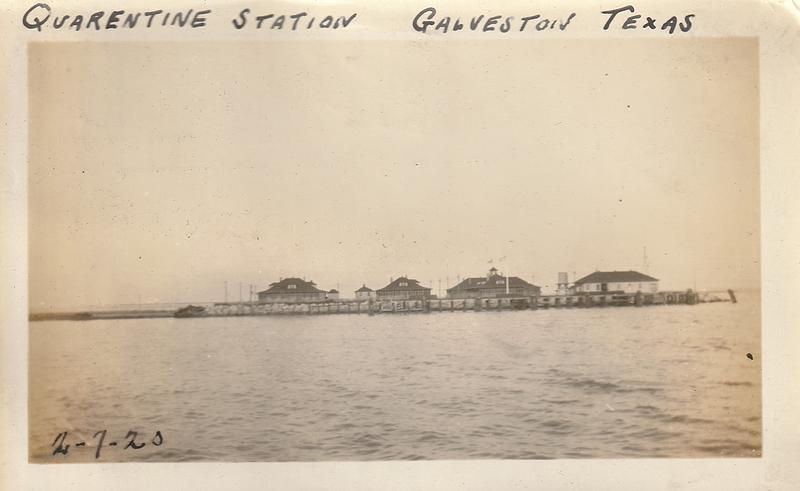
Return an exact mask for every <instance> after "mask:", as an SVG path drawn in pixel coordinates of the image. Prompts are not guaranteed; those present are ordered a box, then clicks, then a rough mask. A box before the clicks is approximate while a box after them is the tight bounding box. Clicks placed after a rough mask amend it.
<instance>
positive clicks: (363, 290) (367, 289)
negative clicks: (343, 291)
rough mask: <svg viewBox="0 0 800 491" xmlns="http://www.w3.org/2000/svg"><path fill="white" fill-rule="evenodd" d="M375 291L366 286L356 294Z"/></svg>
mask: <svg viewBox="0 0 800 491" xmlns="http://www.w3.org/2000/svg"><path fill="white" fill-rule="evenodd" d="M373 291H375V290H373V289H372V288H368V287H367V285H364V286H362V287H361V288H359V289H358V290H356V293H364V292H373Z"/></svg>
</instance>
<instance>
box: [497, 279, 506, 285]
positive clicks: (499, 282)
mask: <svg viewBox="0 0 800 491" xmlns="http://www.w3.org/2000/svg"><path fill="white" fill-rule="evenodd" d="M503 283H505V282H504V281H503V280H497V284H498V285H502V284H503Z"/></svg>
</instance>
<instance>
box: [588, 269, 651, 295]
mask: <svg viewBox="0 0 800 491" xmlns="http://www.w3.org/2000/svg"><path fill="white" fill-rule="evenodd" d="M573 289H574V291H575V292H576V293H598V292H599V293H606V292H608V293H636V292H643V293H655V292H657V291H658V279H657V278H653V277H652V276H648V275H646V274H643V273H640V272H638V271H595V272H594V273H592V274H590V275H587V276H584V277H583V278H581V279H579V280H577V281H575V283H574V284H573Z"/></svg>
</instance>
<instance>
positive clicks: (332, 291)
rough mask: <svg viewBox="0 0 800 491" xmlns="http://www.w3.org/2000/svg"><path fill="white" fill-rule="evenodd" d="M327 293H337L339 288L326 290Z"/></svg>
mask: <svg viewBox="0 0 800 491" xmlns="http://www.w3.org/2000/svg"><path fill="white" fill-rule="evenodd" d="M328 293H339V290H337V289H335V288H334V289H331V290H328Z"/></svg>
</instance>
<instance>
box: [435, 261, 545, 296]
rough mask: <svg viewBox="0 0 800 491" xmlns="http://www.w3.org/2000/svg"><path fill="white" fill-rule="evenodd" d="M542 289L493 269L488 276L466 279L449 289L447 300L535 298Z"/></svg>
mask: <svg viewBox="0 0 800 491" xmlns="http://www.w3.org/2000/svg"><path fill="white" fill-rule="evenodd" d="M540 293H541V288H539V287H538V286H536V285H532V284H530V283H528V282H527V281H525V280H523V279H522V278H519V277H516V276H503V275H502V274H501V273H498V271H497V268H492V269H490V270H489V273H488V274H487V275H486V276H483V277H479V278H466V279H465V280H464V281H462V282H461V283H459V284H457V285H456V286H454V287H452V288H448V289H447V298H499V297H533V296H538V295H539V294H540Z"/></svg>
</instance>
